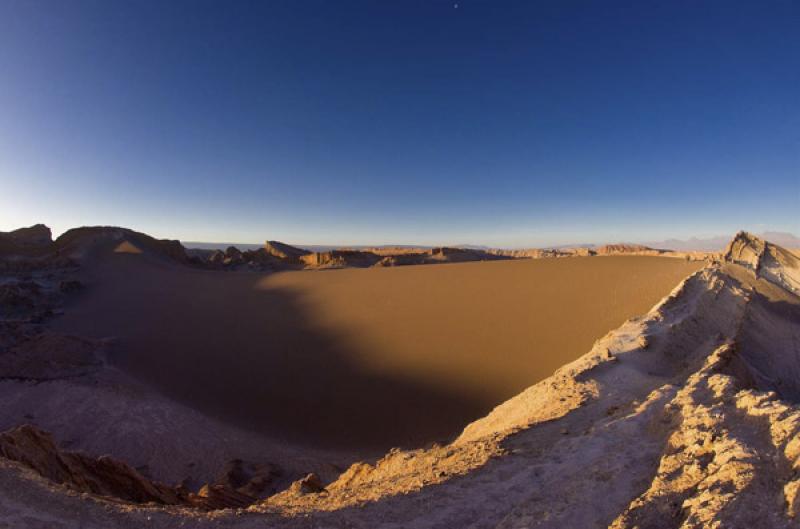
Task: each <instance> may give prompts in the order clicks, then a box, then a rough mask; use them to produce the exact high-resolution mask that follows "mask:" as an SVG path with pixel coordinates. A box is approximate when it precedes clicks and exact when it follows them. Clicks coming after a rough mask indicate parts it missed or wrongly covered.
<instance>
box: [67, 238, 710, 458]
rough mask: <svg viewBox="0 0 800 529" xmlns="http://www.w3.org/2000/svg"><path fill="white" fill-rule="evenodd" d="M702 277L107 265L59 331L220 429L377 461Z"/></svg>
mask: <svg viewBox="0 0 800 529" xmlns="http://www.w3.org/2000/svg"><path fill="white" fill-rule="evenodd" d="M699 266H700V265H699V264H698V263H688V262H685V261H681V260H676V259H665V258H652V257H604V258H594V259H592V258H575V259H570V260H559V261H556V260H540V261H502V262H487V263H465V264H454V265H441V266H437V267H424V266H415V267H402V268H392V269H364V270H359V269H350V270H332V271H324V272H283V273H277V274H255V273H219V272H211V271H203V270H193V269H190V268H187V267H183V266H175V265H171V264H165V263H164V262H161V261H156V260H153V259H148V258H146V256H142V255H139V254H135V253H124V254H121V253H106V254H104V255H103V257H102V259H99V260H98V261H97V262H96V263H95V264H94V265H93V266H92V267H90V268H89V269H87V271H86V274H85V276H84V279H83V280H84V282H85V283H87V285H88V289H87V292H86V293H85V294H84V295H83V296H82V297H81V298H80V299H78V301H76V302H75V304H74V305H73V306H71V307H69V310H67V313H66V315H65V316H64V317H63V318H61V319H59V320H58V321H57V322H56V325H57V327H58V328H59V329H60V330H63V331H67V332H71V333H75V334H80V335H88V336H93V337H109V336H112V337H116V338H117V345H116V347H115V349H114V352H113V354H112V359H113V362H114V363H115V364H117V365H119V366H120V367H122V368H123V369H125V370H127V371H129V372H131V373H133V374H135V375H136V376H138V377H139V378H141V379H143V380H145V381H148V382H150V383H152V384H154V385H155V386H156V387H157V388H159V389H160V390H161V391H163V392H165V393H166V394H167V395H169V396H171V397H174V398H177V399H179V400H181V401H182V402H186V403H189V404H191V405H193V406H197V407H199V408H200V409H202V410H204V411H206V412H208V413H211V414H214V415H216V416H219V417H223V418H224V419H225V420H227V421H233V422H235V423H236V424H239V425H243V426H245V427H247V428H251V429H255V430H257V431H260V432H264V433H267V434H270V435H274V436H278V437H287V438H289V439H291V440H292V441H294V442H300V443H307V444H311V445H314V446H323V447H331V446H334V447H347V448H350V449H352V448H356V449H361V450H378V451H382V450H385V449H387V448H389V447H391V446H417V445H420V444H423V443H426V442H430V441H435V440H436V441H443V440H446V439H447V438H449V437H450V436H452V435H454V434H456V433H457V432H458V431H460V429H461V428H462V427H463V426H464V425H465V424H467V423H468V422H470V421H472V420H474V419H476V418H478V417H480V416H482V415H483V414H485V413H486V412H487V411H489V410H490V409H491V408H492V407H493V406H494V405H496V404H497V403H498V402H501V401H503V400H505V399H506V398H509V397H511V396H512V395H514V394H516V393H517V392H519V391H520V390H521V389H523V388H525V387H526V386H528V385H530V384H531V383H532V382H535V381H537V380H540V379H541V378H543V377H545V376H548V375H550V374H551V373H552V372H553V371H554V370H555V369H556V368H558V367H559V366H560V365H562V364H563V363H565V362H567V361H570V360H572V359H574V358H576V357H577V356H579V355H580V354H581V352H582V351H584V350H586V349H587V348H588V347H590V346H591V344H592V342H593V341H594V340H595V338H596V337H597V336H601V335H602V334H604V333H605V332H607V331H608V330H610V329H612V328H614V327H615V326H617V325H619V324H620V323H622V322H623V321H624V320H625V319H627V318H629V317H631V316H634V315H636V314H637V313H640V312H642V311H644V310H646V309H647V308H648V307H649V306H651V305H652V304H653V303H654V302H655V301H657V300H658V299H659V298H660V297H662V296H663V295H664V294H665V293H666V292H668V291H669V289H670V288H671V287H672V286H673V285H674V284H675V283H676V282H677V281H679V280H680V279H682V278H683V277H685V276H686V275H688V274H689V273H691V272H692V271H694V270H696V269H698V268H699ZM389 409H391V410H392V412H391V413H387V412H386V410H389Z"/></svg>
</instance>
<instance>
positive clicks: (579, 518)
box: [0, 233, 800, 529]
mask: <svg viewBox="0 0 800 529" xmlns="http://www.w3.org/2000/svg"><path fill="white" fill-rule="evenodd" d="M101 238H102V237H101ZM0 242H2V240H0ZM134 242H137V244H138V247H142V246H147V245H148V244H151V245H152V244H156V243H157V241H151V240H139V241H134ZM16 244H21V243H16ZM62 244H63V247H59V252H58V256H57V258H54V257H53V256H52V255H50V256H48V257H47V258H44V257H42V258H41V259H43V260H42V261H40V262H38V263H34V264H31V263H32V262H33V261H35V259H33V258H32V259H33V261H31V260H28V261H14V262H11V263H10V264H9V263H8V262H7V263H6V265H5V266H6V272H7V274H11V275H14V274H16V276H15V277H17V278H19V277H22V276H26V275H27V277H29V279H28V281H29V283H27V284H26V283H25V280H18V281H17V282H15V283H14V284H13V285H11V284H10V283H7V284H6V285H5V290H3V291H2V293H1V294H2V296H3V303H4V307H6V313H5V314H4V316H5V318H4V321H3V323H2V325H3V334H2V336H3V342H2V349H0V372H2V375H3V380H2V382H0V395H1V396H0V402H2V406H3V407H4V409H6V410H12V409H13V410H15V413H18V412H19V410H22V409H23V408H24V409H29V410H30V412H29V413H30V415H31V417H32V418H36V417H44V416H48V417H49V422H50V423H51V424H58V425H59V436H58V437H59V439H67V440H69V439H70V438H73V437H77V436H79V435H85V432H86V429H87V428H89V429H90V430H91V431H92V432H94V433H93V437H92V439H94V442H95V444H94V446H89V447H88V448H87V447H86V446H85V444H84V445H83V446H82V447H81V448H82V449H83V451H81V452H78V451H71V450H70V446H69V443H67V444H66V445H64V443H61V445H60V446H59V445H58V444H57V443H55V442H54V441H53V439H52V438H51V437H50V436H49V435H48V434H47V433H46V432H43V431H41V430H40V429H38V428H37V427H35V426H30V425H28V426H25V425H11V424H4V426H5V427H8V428H9V429H8V431H6V432H5V433H4V434H2V436H0V454H1V455H2V456H4V457H0V527H31V528H36V527H84V528H95V527H96V528H108V527H131V528H133V527H137V528H138V527H142V526H146V527H165V528H166V527H231V528H233V527H237V528H239V527H241V528H247V527H287V528H288V527H298V528H300V527H302V528H311V527H331V528H361V527H363V528H374V527H382V528H452V527H458V528H461V527H464V528H467V527H472V528H498V529H501V528H503V529H510V528H525V527H553V528H566V527H569V528H595V527H613V528H636V527H638V528H706V527H720V528H721V527H775V528H781V527H800V521H798V518H797V517H798V515H800V436H798V431H800V405H799V404H800V297H799V295H800V262H799V261H798V259H797V256H796V255H794V254H792V253H791V252H789V251H786V250H784V249H782V248H780V247H778V246H775V245H772V244H770V243H767V242H765V241H763V240H760V239H758V238H755V237H753V236H750V235H748V234H746V233H740V234H738V235H737V236H736V237H735V238H734V239H733V240H732V241H731V243H730V244H729V246H728V248H727V250H726V252H725V253H724V254H723V255H721V256H718V258H716V259H713V260H710V261H709V262H708V264H706V266H704V267H703V268H702V269H700V270H699V271H697V272H695V273H693V274H692V275H691V276H689V277H688V278H686V279H685V280H684V281H682V282H681V283H680V284H678V285H677V286H676V287H675V289H674V290H673V291H672V292H671V293H670V294H669V295H668V296H667V297H665V298H664V299H663V300H662V301H660V302H659V303H658V304H657V305H656V306H655V307H653V308H652V309H651V310H650V311H649V312H648V313H646V314H644V315H642V316H639V317H636V318H633V319H631V320H629V321H627V322H626V323H624V324H623V325H622V326H620V327H619V328H618V329H616V330H614V331H612V332H610V333H608V334H607V335H606V336H603V337H601V338H600V339H598V340H597V341H596V342H595V344H594V346H593V347H592V348H591V350H590V351H589V352H588V353H586V354H585V355H583V356H582V357H580V358H579V359H577V360H575V361H574V362H572V363H570V364H567V365H565V366H563V367H561V368H560V369H559V370H557V371H556V372H555V373H554V374H553V375H552V376H550V377H549V378H546V379H545V380H542V381H541V382H539V383H537V384H535V385H534V386H531V387H530V388H528V389H526V390H525V391H523V392H522V393H520V394H519V395H517V396H515V397H513V398H511V399H510V400H508V401H506V402H504V403H502V404H500V405H499V406H497V407H496V408H495V409H494V410H493V411H491V412H490V413H489V414H488V415H486V416H485V417H484V418H482V419H480V420H478V421H476V422H473V423H472V424H470V425H468V426H467V427H466V428H465V429H464V430H463V432H462V433H461V435H459V436H458V437H457V438H456V439H455V440H454V441H452V442H450V443H448V444H444V445H433V446H430V447H428V448H425V449H419V450H392V451H390V452H389V453H388V454H386V455H385V456H383V457H382V458H380V459H378V460H377V461H375V462H374V463H366V462H364V463H355V464H352V465H350V466H349V467H347V468H344V467H343V466H341V465H338V464H336V463H335V462H330V461H332V459H331V458H332V457H333V456H332V455H331V454H319V453H314V452H313V451H309V450H302V449H299V448H296V447H295V448H293V447H292V446H289V445H278V444H276V445H275V446H272V447H270V450H271V453H273V454H275V461H276V464H275V466H274V467H269V466H264V465H261V466H257V465H256V466H254V465H251V464H250V463H248V461H249V460H250V457H249V456H250V454H255V453H257V452H258V451H259V450H263V449H264V447H263V441H262V440H261V439H260V438H257V437H254V436H250V435H249V434H245V433H242V432H241V431H239V430H235V429H230V428H227V427H226V426H225V425H222V424H220V423H218V422H217V421H215V420H214V419H212V418H209V417H206V416H204V415H201V414H199V413H197V412H195V411H194V410H192V409H189V408H186V407H184V406H181V405H179V404H176V403H174V402H171V401H168V400H166V399H164V398H162V397H159V396H157V395H154V394H153V393H151V392H149V391H147V389H146V388H143V387H141V386H139V385H137V383H136V382H134V381H132V380H130V379H128V378H126V377H125V376H124V375H122V374H121V373H119V372H116V371H113V370H109V369H108V368H107V367H105V365H104V363H103V361H102V360H103V351H104V348H106V347H107V346H108V344H106V343H103V342H102V341H96V340H95V341H92V340H88V339H79V338H74V337H73V338H70V339H66V338H64V337H60V338H58V337H53V336H51V335H49V334H48V333H47V332H42V331H41V327H42V326H43V325H44V326H45V327H46V322H47V321H48V318H50V317H51V315H52V314H53V313H56V314H57V313H58V311H59V310H60V305H59V303H61V301H60V300H61V299H62V297H63V296H64V295H67V294H65V293H69V292H70V291H72V290H75V289H80V288H81V285H80V284H79V283H75V280H74V279H72V277H73V276H74V271H75V270H76V269H77V267H78V264H77V263H76V261H75V260H74V259H75V258H74V256H75V255H77V254H76V251H75V248H74V247H72V246H70V244H71V243H70V241H66V242H63V243H62ZM81 248H82V247H81ZM32 253H34V254H35V252H32ZM78 253H79V252H78ZM34 257H35V256H34ZM32 284H35V285H37V286H35V287H34V286H31V285H32ZM26 285H27V286H26ZM42 322H45V323H44V324H43V323H42ZM6 415H8V416H11V415H12V414H11V413H10V412H9V413H7V414H6ZM58 416H64V417H65V419H64V421H63V422H62V423H58V421H57V420H56V418H57V417H58ZM123 419H124V420H123ZM137 421H139V422H140V423H141V424H140V427H141V428H144V429H146V431H147V432H148V436H146V437H142V436H141V435H138V434H137V435H134V432H132V431H126V428H130V427H131V426H130V425H131V424H134V423H136V422H137ZM118 425H119V427H118ZM143 450H144V451H152V452H153V453H154V454H157V456H156V459H157V461H158V462H159V465H160V467H161V472H162V475H166V476H168V477H169V478H170V479H169V480H167V481H169V482H172V483H178V482H179V481H180V480H181V479H184V478H186V475H187V474H186V469H185V468H182V467H181V466H180V465H177V463H176V462H179V461H184V460H185V459H186V457H187V454H189V455H190V456H191V457H192V458H194V459H197V460H199V461H201V463H200V465H199V466H200V467H203V466H204V465H205V467H206V468H196V469H194V471H193V472H194V475H195V476H202V477H203V478H209V476H211V474H212V470H211V469H219V468H223V467H224V468H225V469H226V471H225V472H224V473H223V475H222V476H218V477H217V478H215V479H214V480H212V479H210V478H209V479H208V483H207V484H206V485H205V486H204V487H202V488H201V489H199V490H196V489H195V488H194V487H193V484H191V483H187V482H185V483H182V484H178V485H164V484H161V483H158V482H155V481H153V480H152V479H150V478H149V477H148V473H149V471H148V469H147V468H132V467H130V466H129V465H127V464H126V463H125V459H126V458H125V455H126V454H134V453H140V452H141V451H143ZM84 452H86V453H95V454H96V453H114V454H115V456H117V458H110V457H100V458H95V457H92V456H89V455H86V454H85V453H84ZM334 459H335V458H334ZM320 461H329V462H328V463H320ZM297 469H303V470H304V472H306V471H307V472H310V474H309V475H308V476H307V477H306V478H304V479H302V480H297V481H289V482H287V479H286V477H285V476H287V475H292V473H293V472H294V471H296V470H297ZM281 476H283V477H281Z"/></svg>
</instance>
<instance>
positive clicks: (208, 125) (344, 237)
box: [0, 0, 800, 247]
mask: <svg viewBox="0 0 800 529" xmlns="http://www.w3.org/2000/svg"><path fill="white" fill-rule="evenodd" d="M38 222H43V223H45V224H47V225H49V226H50V227H51V228H52V229H53V231H54V233H55V234H59V233H61V232H63V231H65V230H67V229H69V228H72V227H76V226H81V225H120V226H125V227H129V228H133V229H136V230H139V231H144V232H146V233H149V234H151V235H154V236H157V237H164V238H174V239H181V240H187V241H229V242H241V243H258V242H262V241H263V240H265V239H277V240H284V241H287V242H291V243H296V244H333V243H341V244H386V243H396V244H413V243H417V244H467V243H469V244H486V245H491V246H506V247H518V246H545V245H554V244H568V243H592V242H595V243H601V242H613V241H640V240H658V239H662V238H667V237H676V238H687V237H690V236H697V237H703V236H711V235H718V234H726V233H733V232H735V231H737V230H739V229H748V230H751V231H754V232H761V231H766V230H774V231H789V232H793V233H795V234H799V235H800V2H797V1H793V0H784V1H766V2H765V1H752V2H737V1H733V0H726V1H697V0H692V1H679V0H675V1H659V2H654V1H647V0H641V1H636V2H631V1H627V2H615V1H613V0H608V1H606V0H603V1H593V2H581V1H577V0H552V1H535V0H525V1H519V2H505V1H478V0H458V3H455V2H453V1H438V0H419V1H411V0H409V1H405V0H396V1H385V0H375V1H371V2H366V1H364V2H356V1H347V0H337V1H308V0H287V1H279V0H260V1H246V0H236V1H234V2H223V1H219V0H217V1H203V0H191V1H178V0H169V1H163V0H158V1H150V0H135V1H133V0H131V1H121V0H113V1H108V0H91V1H89V0H86V1H83V0H51V1H41V0H0V231H4V230H10V229H14V228H17V227H20V226H24V225H31V224H34V223H38Z"/></svg>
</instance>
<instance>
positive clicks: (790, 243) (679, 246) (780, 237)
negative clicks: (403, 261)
mask: <svg viewBox="0 0 800 529" xmlns="http://www.w3.org/2000/svg"><path fill="white" fill-rule="evenodd" d="M757 235H758V236H759V237H761V238H762V239H766V240H767V241H770V242H772V243H774V244H777V245H778V246H783V247H784V248H800V237H796V236H795V235H793V234H791V233H787V232H781V231H765V232H762V233H759V234H757ZM731 237H733V234H731V235H717V236H715V237H709V238H697V237H691V238H689V239H666V240H663V241H647V242H643V243H640V244H643V245H644V246H649V247H650V248H659V249H664V250H675V251H678V252H718V251H721V250H723V249H724V248H725V246H726V245H727V244H728V241H730V240H731ZM183 245H184V246H185V247H186V248H196V249H204V250H225V249H226V248H228V247H229V246H235V247H237V248H239V249H240V250H257V249H259V248H262V247H263V246H264V245H263V244H242V243H226V242H196V241H188V242H183ZM295 246H297V247H298V248H302V249H303V250H308V251H310V252H329V251H331V250H336V249H339V248H351V249H353V250H365V249H368V248H419V249H423V250H429V249H431V248H433V246H426V245H416V244H382V245H355V246H343V245H320V244H311V245H302V244H298V245H295ZM596 246H599V245H595V244H589V243H581V244H562V245H558V246H547V247H545V248H543V249H548V250H559V249H563V248H595V247H596ZM451 247H452V248H462V249H469V250H491V249H493V248H492V247H491V246H485V245H479V244H457V245H453V246H451Z"/></svg>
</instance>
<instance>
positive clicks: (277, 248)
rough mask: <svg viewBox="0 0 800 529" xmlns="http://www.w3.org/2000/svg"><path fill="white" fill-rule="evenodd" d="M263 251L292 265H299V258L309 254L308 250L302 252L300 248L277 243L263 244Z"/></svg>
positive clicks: (268, 242)
mask: <svg viewBox="0 0 800 529" xmlns="http://www.w3.org/2000/svg"><path fill="white" fill-rule="evenodd" d="M264 251H265V252H267V253H268V254H270V255H272V256H274V257H277V258H278V259H281V260H283V261H286V262H288V263H292V264H299V263H300V260H301V258H302V257H303V256H304V255H308V254H310V253H311V252H309V251H308V250H303V249H301V248H295V247H294V246H290V245H288V244H286V243H282V242H279V241H267V242H265V243H264Z"/></svg>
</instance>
